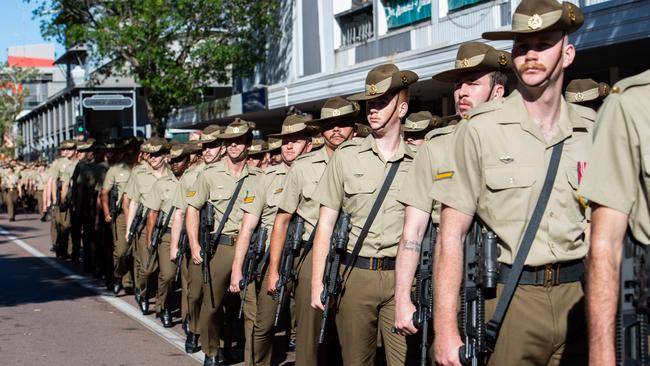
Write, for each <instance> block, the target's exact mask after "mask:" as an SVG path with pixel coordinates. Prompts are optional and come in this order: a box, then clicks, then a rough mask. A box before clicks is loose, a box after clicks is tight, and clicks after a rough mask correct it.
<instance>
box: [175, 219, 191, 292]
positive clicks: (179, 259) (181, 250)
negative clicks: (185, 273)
mask: <svg viewBox="0 0 650 366" xmlns="http://www.w3.org/2000/svg"><path fill="white" fill-rule="evenodd" d="M187 244H188V240H187V232H186V231H185V229H183V230H182V231H181V236H180V237H179V238H178V252H177V253H176V259H175V260H174V262H176V274H175V275H174V282H178V280H179V279H180V278H181V265H182V263H183V256H184V255H185V251H186V250H187Z"/></svg>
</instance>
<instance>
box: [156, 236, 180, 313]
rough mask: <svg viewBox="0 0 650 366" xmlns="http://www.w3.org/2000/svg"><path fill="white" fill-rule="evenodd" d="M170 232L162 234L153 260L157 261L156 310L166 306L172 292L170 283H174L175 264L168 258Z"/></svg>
mask: <svg viewBox="0 0 650 366" xmlns="http://www.w3.org/2000/svg"><path fill="white" fill-rule="evenodd" d="M170 242H171V234H170V233H166V234H164V235H163V237H162V240H161V241H160V245H158V253H157V258H154V259H153V261H156V260H157V261H158V268H159V269H160V270H159V271H158V293H157V295H156V312H159V311H161V310H162V309H165V308H167V299H168V298H169V296H170V295H171V293H172V285H173V284H174V275H175V274H176V266H175V265H174V262H172V261H171V260H170V258H169V253H170Z"/></svg>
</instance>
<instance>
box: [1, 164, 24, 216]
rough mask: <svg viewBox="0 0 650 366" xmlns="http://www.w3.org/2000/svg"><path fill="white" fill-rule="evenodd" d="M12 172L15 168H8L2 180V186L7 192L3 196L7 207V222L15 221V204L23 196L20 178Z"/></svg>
mask: <svg viewBox="0 0 650 366" xmlns="http://www.w3.org/2000/svg"><path fill="white" fill-rule="evenodd" d="M14 170H15V168H9V169H8V170H7V174H6V175H5V176H4V179H2V185H3V187H4V189H5V190H6V192H7V193H6V194H5V205H6V206H7V216H8V217H9V221H16V211H15V208H16V203H17V202H18V199H19V198H21V197H22V195H23V191H22V187H21V185H20V177H19V176H18V174H17V173H16V172H15V171H14Z"/></svg>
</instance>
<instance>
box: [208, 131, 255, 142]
mask: <svg viewBox="0 0 650 366" xmlns="http://www.w3.org/2000/svg"><path fill="white" fill-rule="evenodd" d="M250 132H251V130H246V131H244V132H237V133H222V134H219V135H218V136H217V137H216V139H217V140H228V139H235V138H237V137H241V136H244V135H246V134H247V133H250Z"/></svg>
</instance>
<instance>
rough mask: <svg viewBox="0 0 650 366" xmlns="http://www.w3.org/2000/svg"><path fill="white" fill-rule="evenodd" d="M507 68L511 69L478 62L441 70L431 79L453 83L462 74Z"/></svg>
mask: <svg viewBox="0 0 650 366" xmlns="http://www.w3.org/2000/svg"><path fill="white" fill-rule="evenodd" d="M509 70H511V69H510V68H507V69H503V70H496V69H495V68H493V67H490V66H489V65H484V64H479V65H476V66H471V67H465V68H461V69H451V70H447V71H443V72H440V73H438V74H435V75H433V76H432V77H431V78H432V79H433V80H436V81H440V82H443V83H455V82H456V81H457V80H458V79H459V77H460V76H462V75H467V74H473V73H478V72H485V73H487V72H494V71H509Z"/></svg>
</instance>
